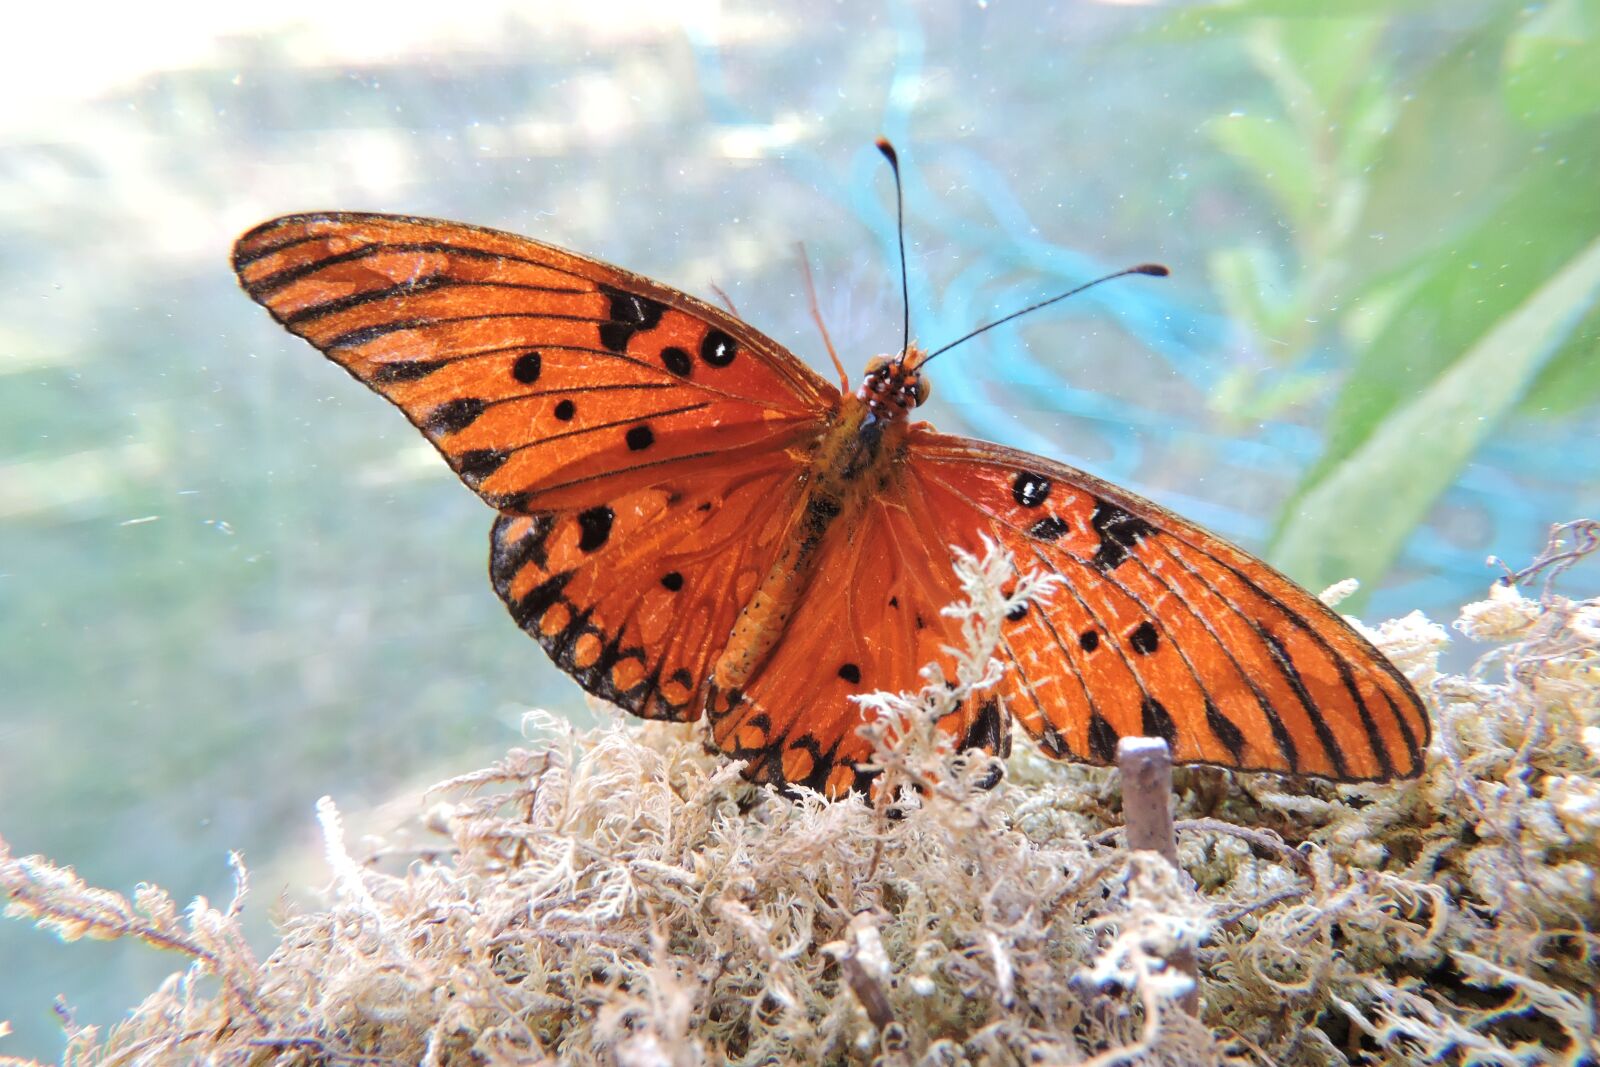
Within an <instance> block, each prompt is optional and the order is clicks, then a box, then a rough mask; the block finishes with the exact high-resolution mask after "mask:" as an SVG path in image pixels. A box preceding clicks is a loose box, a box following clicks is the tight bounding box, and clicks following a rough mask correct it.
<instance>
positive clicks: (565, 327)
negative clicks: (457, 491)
mask: <svg viewBox="0 0 1600 1067" xmlns="http://www.w3.org/2000/svg"><path fill="white" fill-rule="evenodd" d="M234 267H235V270H236V271H237V273H238V275H239V281H240V284H241V285H242V286H243V287H244V289H245V291H246V292H247V293H248V294H249V295H250V296H251V297H252V298H254V299H255V300H256V301H257V302H259V303H261V304H262V305H264V306H265V307H266V308H267V309H268V310H269V311H270V312H271V313H272V315H273V317H274V318H275V319H277V320H278V321H279V322H280V323H282V324H283V325H284V326H285V327H287V328H288V329H289V330H290V331H292V332H293V333H295V334H297V335H299V336H301V337H303V338H305V339H306V340H308V341H310V342H311V343H312V344H313V345H315V346H316V347H318V348H319V349H321V350H322V351H323V352H324V353H325V354H326V355H327V356H328V357H329V358H330V359H332V360H333V361H334V362H336V363H338V364H339V365H340V366H342V367H344V368H345V370H347V371H349V372H350V374H352V375H353V376H354V377H356V378H358V379H360V380H361V381H362V382H364V383H365V384H366V385H368V386H370V387H371V388H372V389H374V390H375V391H377V392H378V393H380V394H382V395H383V396H384V397H386V398H387V399H389V400H390V401H392V402H393V403H394V404H396V405H397V406H398V407H399V408H400V409H401V410H402V411H404V412H405V414H406V416H407V417H408V418H409V419H410V420H411V421H412V422H413V423H414V424H415V425H416V426H417V427H418V428H419V429H420V430H421V431H422V432H423V433H424V434H425V435H426V436H427V437H428V439H429V440H430V441H431V442H433V444H434V445H435V447H437V448H438V449H439V451H440V453H442V454H443V456H444V457H445V459H446V460H447V461H448V462H449V463H450V466H451V467H452V468H453V469H454V470H455V471H456V472H457V473H458V474H459V475H460V476H461V478H462V480H463V481H465V482H466V483H467V485H468V486H470V487H471V488H473V489H474V490H476V491H477V492H478V493H479V495H480V496H482V497H483V498H484V499H485V500H486V501H488V502H489V503H490V504H491V505H493V506H494V507H496V508H498V509H499V510H500V511H501V512H502V515H501V517H500V519H499V520H498V521H497V522H496V523H495V527H494V535H493V551H492V555H491V560H490V570H491V578H492V580H493V582H494V585H495V588H496V590H497V591H498V592H499V593H500V596H501V598H502V599H503V600H504V601H505V602H506V605H507V607H508V608H509V609H510V611H511V613H512V615H513V617H514V618H515V619H516V620H517V622H518V623H519V624H520V625H521V626H523V627H524V628H525V629H526V630H528V632H529V633H530V634H531V635H532V636H533V637H534V638H536V639H537V640H538V641H539V642H540V643H541V644H542V645H543V646H544V647H545V649H546V650H547V651H548V652H549V653H550V655H551V656H552V657H553V658H554V659H555V660H556V662H557V663H558V664H559V665H560V666H561V667H562V668H563V669H564V670H566V671H567V672H568V673H570V674H572V676H573V677H574V678H576V679H577V680H578V681H579V682H580V683H581V684H582V685H583V686H584V687H585V688H587V689H588V690H589V691H591V692H593V693H596V694H598V695H600V696H602V697H605V698H607V699H609V700H612V701H614V702H616V703H618V704H620V705H621V706H623V707H625V708H627V709H629V710H630V711H633V712H635V713H636V714H640V715H644V716H648V717H653V718H671V719H693V718H697V717H698V716H699V714H700V709H701V707H702V704H703V697H704V678H705V675H706V673H707V671H708V670H709V663H710V662H711V661H712V660H714V657H715V654H716V652H717V651H718V650H720V648H721V646H722V644H723V643H725V641H726V638H727V635H728V632H729V629H730V627H731V625H732V620H733V618H734V617H735V616H736V615H737V612H738V608H739V605H740V603H742V600H741V599H740V598H741V597H744V596H748V594H749V590H750V589H751V588H752V587H753V585H754V583H755V581H756V580H757V579H758V578H759V576H760V575H761V574H764V573H765V571H766V568H768V567H770V565H771V561H772V558H773V555H774V554H775V551H776V549H775V547H774V545H773V539H774V538H775V537H776V536H778V534H779V533H781V531H782V529H783V522H782V521H781V520H783V519H786V518H787V514H785V513H784V510H783V509H784V508H785V507H788V508H791V509H792V507H793V497H794V495H795V493H796V491H797V484H798V482H797V480H798V478H799V477H800V465H799V458H798V457H800V456H801V455H802V454H803V451H804V448H805V446H806V444H807V443H809V442H810V441H811V440H814V439H815V437H816V435H817V433H818V432H819V430H820V428H821V425H822V420H824V419H825V418H826V417H827V416H828V415H829V414H830V413H831V412H832V411H833V410H834V409H835V408H836V407H837V406H838V404H839V394H838V392H837V390H836V389H835V388H834V387H833V386H832V385H830V384H829V383H827V382H826V381H824V380H823V379H821V378H820V377H819V376H817V375H816V374H815V373H813V372H812V371H811V370H810V369H809V368H807V367H806V366H805V365H804V364H803V363H801V362H800V361H799V360H798V359H796V358H795V357H794V356H792V355H790V354H789V353H788V352H787V351H785V350H784V349H783V348H782V347H781V346H780V345H778V344H777V343H776V342H774V341H772V340H770V339H768V338H766V337H764V336H762V335H761V334H760V333H758V332H757V331H755V330H753V329H751V328H750V327H749V326H747V325H746V324H744V323H742V322H740V321H739V320H737V319H735V318H733V317H732V316H729V315H727V314H725V313H724V312H722V311H719V310H718V309H716V308H714V307H711V306H709V305H707V304H705V303H702V302H701V301H699V300H696V299H694V298H693V297H690V296H686V295H684V294H682V293H679V292H676V291H674V290H672V289H669V288H667V287H665V286H661V285H658V284H656V283H654V282H651V281H649V280H648V279H645V278H641V277H639V276H638V275H635V274H631V273H629V272H627V271H624V270H621V269H620V268H617V267H612V266H609V265H607V264H604V263H600V262H598V261H596V260H593V259H589V258H587V257H584V256H579V255H575V254H573V253H571V252H566V251H563V250H561V249H558V248H553V247H551V246H548V245H544V244H540V243H538V242H536V241H530V240H528V239H526V238H523V237H518V236H515V235H513V234H507V233H500V232H497V231H494V230H487V229H481V228H478V227H474V226H467V225H462V224H460V223H453V222H438V221H433V220H428V219H415V218H406V217H401V216H391V215H367V214H348V213H335V214H310V215H291V216H286V217H284V218H280V219H276V220H274V221H272V222H268V223H265V224H264V225H262V226H259V227H257V228H256V229H254V230H251V231H250V232H249V233H247V234H246V235H245V236H243V237H242V238H240V239H239V241H238V243H237V245H236V246H235V248H234ZM774 516H776V517H774ZM774 524H775V525H774ZM769 526H772V527H773V529H772V530H771V531H768V527H769ZM763 531H768V532H763Z"/></svg>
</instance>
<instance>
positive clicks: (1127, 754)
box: [1117, 737, 1200, 1015]
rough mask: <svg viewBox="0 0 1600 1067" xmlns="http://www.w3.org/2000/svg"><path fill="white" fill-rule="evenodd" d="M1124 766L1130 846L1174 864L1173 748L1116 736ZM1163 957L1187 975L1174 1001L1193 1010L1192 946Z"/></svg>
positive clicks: (1196, 983) (1155, 740)
mask: <svg viewBox="0 0 1600 1067" xmlns="http://www.w3.org/2000/svg"><path fill="white" fill-rule="evenodd" d="M1117 767H1118V768H1120V769H1121V771H1122V818H1123V821H1124V822H1125V823H1126V824H1127V828H1128V847H1129V848H1134V849H1145V850H1148V851H1150V852H1159V853H1161V855H1162V856H1163V857H1165V859H1166V861H1167V862H1168V863H1170V864H1172V866H1173V869H1174V870H1177V871H1180V872H1181V871H1182V870H1183V868H1182V867H1181V866H1179V864H1178V834H1177V830H1176V829H1175V828H1174V826H1173V823H1172V750H1171V749H1169V748H1167V743H1166V742H1165V741H1163V740H1161V739H1160V738H1159V737H1124V738H1123V739H1122V740H1120V741H1118V742H1117ZM1167 963H1168V964H1169V965H1170V966H1172V967H1173V968H1175V969H1176V970H1177V971H1178V972H1179V973H1181V974H1186V975H1188V976H1189V979H1190V981H1191V982H1192V985H1191V986H1190V988H1189V992H1188V993H1186V994H1184V995H1183V996H1182V997H1181V998H1180V999H1179V1000H1178V1006H1179V1007H1181V1008H1182V1009H1183V1010H1184V1011H1187V1012H1188V1013H1189V1014H1191V1015H1194V1014H1196V1013H1198V1011H1199V1009H1200V968H1199V964H1198V961H1197V960H1196V959H1195V953H1194V950H1193V949H1192V948H1189V947H1187V946H1185V947H1182V948H1179V949H1178V950H1177V951H1175V952H1174V953H1173V954H1172V958H1171V959H1170V960H1168V961H1167Z"/></svg>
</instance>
